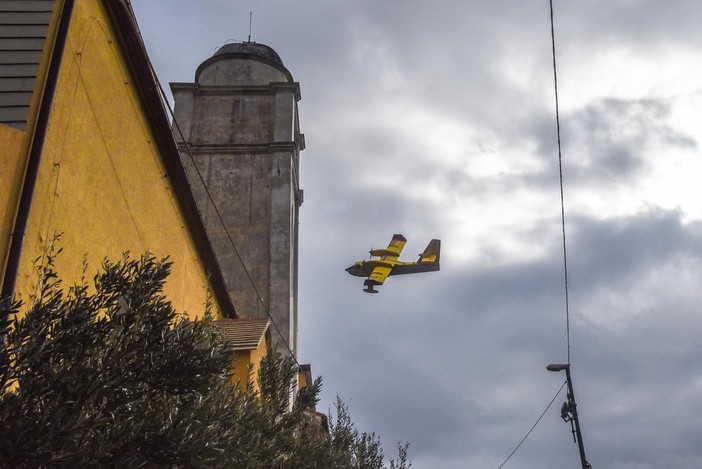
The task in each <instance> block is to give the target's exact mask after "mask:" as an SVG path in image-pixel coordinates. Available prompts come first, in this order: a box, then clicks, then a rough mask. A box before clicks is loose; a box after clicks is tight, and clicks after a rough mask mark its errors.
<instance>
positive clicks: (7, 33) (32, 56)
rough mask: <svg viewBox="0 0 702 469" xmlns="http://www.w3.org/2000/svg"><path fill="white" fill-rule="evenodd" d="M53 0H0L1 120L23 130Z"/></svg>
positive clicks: (0, 121)
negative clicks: (0, 0)
mask: <svg viewBox="0 0 702 469" xmlns="http://www.w3.org/2000/svg"><path fill="white" fill-rule="evenodd" d="M53 8H54V0H32V1H29V0H13V1H2V2H0V68H2V73H0V123H2V124H5V125H9V126H11V127H15V128H17V129H20V130H24V129H25V127H26V125H27V116H28V114H29V105H30V102H31V99H32V91H33V89H34V84H35V82H36V79H37V73H38V71H39V63H40V61H41V58H42V52H43V50H44V44H45V43H46V35H47V32H48V30H49V21H50V20H51V12H52V10H53Z"/></svg>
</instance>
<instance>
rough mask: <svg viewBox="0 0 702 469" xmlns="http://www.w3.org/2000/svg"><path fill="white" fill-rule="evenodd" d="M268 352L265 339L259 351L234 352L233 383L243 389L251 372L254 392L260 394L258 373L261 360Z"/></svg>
mask: <svg viewBox="0 0 702 469" xmlns="http://www.w3.org/2000/svg"><path fill="white" fill-rule="evenodd" d="M267 350H268V345H267V341H266V340H265V339H263V340H262V341H261V343H260V344H259V346H258V348H257V349H254V350H237V351H236V352H234V367H233V368H232V373H233V374H232V381H233V382H234V383H235V384H237V385H238V386H240V387H242V388H244V387H246V384H247V383H248V379H249V370H250V372H251V378H252V382H253V387H254V390H255V391H256V392H258V391H259V390H260V388H259V386H258V372H259V370H260V368H261V360H262V359H263V357H265V356H266V354H267V353H268V352H267Z"/></svg>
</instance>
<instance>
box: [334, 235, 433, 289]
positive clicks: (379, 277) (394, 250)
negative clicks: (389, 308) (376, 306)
mask: <svg viewBox="0 0 702 469" xmlns="http://www.w3.org/2000/svg"><path fill="white" fill-rule="evenodd" d="M406 242H407V240H406V239H405V237H404V236H402V235H401V234H396V235H393V237H392V240H391V241H390V244H388V247H387V248H386V249H373V250H371V251H370V255H371V256H375V257H379V258H380V259H369V260H367V261H358V262H356V263H354V264H353V265H352V266H351V267H348V268H347V269H346V272H348V273H350V274H351V275H353V276H355V277H368V278H367V279H366V281H365V282H363V285H365V286H366V288H364V289H363V291H364V292H367V293H378V290H375V289H374V288H373V287H374V286H376V285H382V284H383V282H385V279H386V278H388V277H389V276H390V275H401V274H416V273H419V272H434V271H437V270H439V255H440V251H441V240H439V239H432V240H431V241H430V242H429V245H428V246H427V247H426V249H425V250H424V252H423V253H421V254H420V255H419V260H418V261H417V262H401V261H399V260H398V258H399V257H400V253H401V252H402V248H404V247H405V243H406Z"/></svg>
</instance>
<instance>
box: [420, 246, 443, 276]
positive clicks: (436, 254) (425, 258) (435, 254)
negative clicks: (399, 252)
mask: <svg viewBox="0 0 702 469" xmlns="http://www.w3.org/2000/svg"><path fill="white" fill-rule="evenodd" d="M440 256H441V240H440V239H432V240H431V241H430V242H429V245H428V246H427V247H426V249H425V250H424V252H423V253H421V254H420V255H419V260H418V261H417V263H418V264H424V265H426V264H432V270H439V258H440Z"/></svg>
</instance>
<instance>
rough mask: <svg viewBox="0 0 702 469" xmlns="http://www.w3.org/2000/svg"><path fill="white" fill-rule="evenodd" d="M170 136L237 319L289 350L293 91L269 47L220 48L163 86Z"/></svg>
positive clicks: (293, 308)
mask: <svg viewBox="0 0 702 469" xmlns="http://www.w3.org/2000/svg"><path fill="white" fill-rule="evenodd" d="M171 90H172V92H173V97H174V100H175V110H174V114H175V121H174V124H173V133H174V135H175V138H176V141H177V142H178V145H179V149H180V154H181V159H182V161H183V165H184V166H185V168H186V172H187V174H188V178H189V180H190V184H191V186H192V189H193V193H194V194H195V198H196V200H197V202H198V208H199V210H200V213H201V215H202V218H203V220H204V222H205V225H206V227H207V232H208V235H209V237H210V240H211V242H212V244H213V247H214V251H215V253H216V255H217V258H218V261H219V264H220V267H221V270H222V272H223V274H224V278H225V282H226V285H227V290H228V292H229V294H230V296H231V298H232V302H233V303H234V307H235V309H236V314H237V316H238V317H241V318H264V317H270V319H271V327H270V337H271V341H272V343H273V345H274V347H275V348H276V349H277V350H279V351H281V352H283V353H288V349H289V350H290V351H292V353H293V354H295V355H296V354H297V350H296V349H297V269H298V219H299V218H298V212H299V207H300V205H301V204H302V191H301V190H300V187H299V157H300V151H302V150H303V149H304V147H305V140H304V135H303V134H301V133H300V127H299V121H298V109H297V106H298V104H297V103H298V101H299V100H300V86H299V84H298V83H296V82H295V81H293V78H292V75H291V74H290V72H289V71H288V69H287V68H285V66H284V65H283V62H282V60H281V59H280V57H279V56H278V54H277V53H276V52H275V51H274V50H273V49H271V48H270V47H268V46H266V45H263V44H258V43H255V42H243V43H235V44H226V45H224V46H223V47H221V48H220V49H219V50H218V51H217V52H215V54H214V55H213V56H212V57H210V58H209V59H207V60H205V61H204V62H203V63H202V64H201V65H200V66H199V67H198V69H197V71H196V73H195V82H194V83H171Z"/></svg>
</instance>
